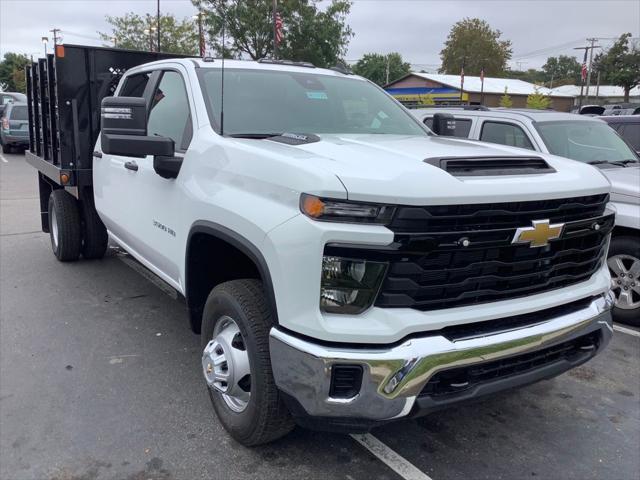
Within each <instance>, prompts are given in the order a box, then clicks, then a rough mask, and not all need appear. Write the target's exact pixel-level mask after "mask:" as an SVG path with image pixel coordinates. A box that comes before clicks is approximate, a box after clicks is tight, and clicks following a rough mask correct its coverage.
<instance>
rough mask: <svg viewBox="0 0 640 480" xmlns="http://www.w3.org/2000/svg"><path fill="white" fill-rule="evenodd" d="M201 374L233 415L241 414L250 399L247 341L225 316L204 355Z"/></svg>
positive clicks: (234, 323)
mask: <svg viewBox="0 0 640 480" xmlns="http://www.w3.org/2000/svg"><path fill="white" fill-rule="evenodd" d="M202 372H203V374H204V378H205V380H206V382H207V385H208V386H209V388H211V389H213V390H215V391H217V392H219V393H220V394H221V396H222V398H223V400H224V401H225V403H226V404H227V406H228V407H229V408H230V409H231V410H233V411H234V412H242V411H243V410H244V409H245V408H247V405H248V403H249V399H250V397H251V369H250V366H249V355H248V354H247V350H246V347H245V342H244V338H243V337H242V334H241V333H240V329H239V328H238V325H237V324H236V322H235V321H234V320H233V319H232V318H230V317H222V318H220V319H219V320H218V322H217V323H216V327H215V328H214V332H213V339H212V340H211V341H210V342H209V343H208V344H207V346H206V347H205V349H204V351H203V353H202Z"/></svg>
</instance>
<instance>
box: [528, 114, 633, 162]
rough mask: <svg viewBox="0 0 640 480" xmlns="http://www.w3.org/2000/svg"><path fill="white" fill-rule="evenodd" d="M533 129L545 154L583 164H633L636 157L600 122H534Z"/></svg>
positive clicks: (622, 141)
mask: <svg viewBox="0 0 640 480" xmlns="http://www.w3.org/2000/svg"><path fill="white" fill-rule="evenodd" d="M535 126H536V129H537V130H538V133H540V136H541V137H542V140H543V141H544V143H545V145H546V146H547V148H548V149H549V152H551V153H553V154H554V155H559V156H561V157H567V158H570V159H572V160H578V161H580V162H585V163H602V162H607V163H615V162H624V161H625V160H637V156H636V154H635V153H634V152H633V150H631V148H629V146H628V145H627V144H626V143H625V142H624V140H622V139H621V138H620V137H619V136H618V135H617V134H616V133H615V132H614V131H613V129H612V128H611V127H610V126H609V125H607V124H606V123H604V122H600V121H593V122H586V121H575V120H567V121H555V122H536V123H535Z"/></svg>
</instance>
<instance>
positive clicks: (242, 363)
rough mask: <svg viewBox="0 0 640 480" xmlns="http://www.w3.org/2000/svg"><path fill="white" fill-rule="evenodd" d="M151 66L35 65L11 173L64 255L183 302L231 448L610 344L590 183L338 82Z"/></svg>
mask: <svg viewBox="0 0 640 480" xmlns="http://www.w3.org/2000/svg"><path fill="white" fill-rule="evenodd" d="M163 57H164V56H162V55H160V54H152V53H145V52H127V51H123V50H114V49H102V48H94V47H80V46H71V45H65V46H59V47H58V48H57V49H56V52H55V55H50V56H49V57H47V58H46V59H41V60H40V61H39V62H38V63H37V64H35V65H33V66H31V67H30V68H28V71H27V81H28V84H29V88H28V90H29V109H30V119H31V121H30V129H31V133H32V135H31V145H30V152H28V153H27V161H28V162H29V163H30V164H31V165H33V166H34V167H36V169H37V170H38V181H39V188H40V204H41V213H40V215H41V221H42V229H43V231H45V232H49V234H50V237H51V245H52V249H53V253H54V254H55V256H56V257H57V258H58V259H59V260H60V261H63V262H70V261H74V260H77V259H78V258H80V257H83V258H85V259H96V258H100V257H102V256H103V255H104V254H105V250H106V249H107V243H108V239H111V241H113V242H115V243H116V244H118V245H120V246H121V247H122V248H123V249H124V250H126V251H127V252H129V253H130V254H131V255H132V256H133V257H135V258H136V259H137V260H138V261H139V262H140V263H141V264H142V265H144V266H145V267H147V268H148V269H149V270H150V271H151V272H153V273H154V274H155V275H157V276H158V277H160V278H161V279H162V280H163V281H164V282H166V283H167V284H169V285H170V286H171V287H172V288H174V289H175V290H176V291H177V292H178V293H179V294H180V295H182V296H183V297H184V299H185V300H186V305H187V307H188V317H189V321H190V326H191V328H192V329H193V331H194V332H195V333H198V334H200V337H201V344H202V355H201V366H200V365H199V366H198V368H201V369H202V376H203V384H204V385H206V387H207V388H208V391H209V394H210V397H211V402H212V404H213V408H214V410H215V412H216V414H217V416H218V418H219V420H220V422H221V423H222V425H223V426H224V427H225V428H226V429H227V430H228V432H229V433H230V435H231V436H232V437H233V438H235V439H236V440H238V441H239V442H240V443H242V444H244V445H256V444H261V443H265V442H269V441H273V440H275V439H277V438H279V437H281V436H283V435H285V434H287V433H288V432H289V431H290V430H291V429H292V428H293V427H294V425H295V424H296V423H297V424H299V425H302V426H306V427H310V428H320V429H331V430H338V431H343V432H358V431H366V430H369V429H371V428H373V427H375V426H377V425H382V424H384V423H386V422H390V421H393V420H396V419H401V418H406V417H415V416H419V415H424V414H427V413H429V412H433V411H436V410H438V409H441V408H445V407H448V406H450V405H454V404H457V403H458V402H463V401H467V400H474V399H476V398H480V397H483V396H485V395H490V394H493V393H495V392H498V391H502V390H504V389H507V388H512V387H517V386H522V385H526V384H529V383H532V382H535V381H538V380H541V379H546V378H550V377H554V376H556V375H558V374H560V373H562V372H565V371H566V370H568V369H570V368H572V367H575V366H577V365H580V364H582V363H584V362H586V361H587V360H589V359H591V358H593V357H594V356H595V355H596V354H597V353H598V352H600V351H601V350H602V349H603V348H604V347H605V345H606V344H607V342H608V341H609V339H610V337H611V334H612V324H611V315H610V309H611V307H612V305H613V301H614V299H613V297H612V295H611V293H610V289H609V287H610V281H611V278H610V275H609V272H608V269H607V266H606V263H605V259H606V254H607V248H608V244H609V236H610V232H611V230H612V228H613V225H614V214H613V213H612V212H610V211H608V210H607V208H606V205H607V202H608V200H609V183H608V182H607V180H606V179H605V178H604V176H602V175H601V174H600V173H599V172H598V171H597V170H595V169H593V168H591V167H590V166H588V165H582V164H578V163H575V162H571V161H569V160H565V159H561V158H558V157H555V156H552V155H547V154H537V153H533V152H531V153H527V152H524V151H523V150H520V149H515V148H509V147H504V146H498V145H495V146H491V145H488V144H479V143H477V142H472V141H466V140H465V141H454V140H451V139H448V138H442V137H438V136H435V135H433V134H432V133H431V132H430V131H429V130H428V129H427V128H426V127H425V126H424V125H422V124H421V123H420V122H419V121H418V120H416V119H415V118H413V117H412V116H411V115H410V113H409V112H408V111H407V110H405V109H404V107H402V106H401V105H400V104H399V103H398V102H396V101H395V100H393V99H392V98H391V97H390V96H388V95H387V94H386V93H385V92H384V91H383V90H381V89H380V88H378V87H377V86H375V85H374V84H372V83H371V82H369V81H367V80H365V79H363V78H360V77H357V76H354V75H352V74H350V72H348V71H347V70H345V69H342V68H336V69H320V68H315V67H314V66H313V65H311V64H308V63H301V62H289V61H282V60H263V61H258V62H254V61H226V64H224V66H223V64H222V62H221V61H219V60H213V59H209V58H205V59H196V58H163ZM152 60H155V61H152Z"/></svg>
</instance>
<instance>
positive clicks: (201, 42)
mask: <svg viewBox="0 0 640 480" xmlns="http://www.w3.org/2000/svg"><path fill="white" fill-rule="evenodd" d="M195 18H197V20H198V42H199V45H200V57H201V58H204V55H205V42H204V31H203V28H202V12H198V15H196V17H195Z"/></svg>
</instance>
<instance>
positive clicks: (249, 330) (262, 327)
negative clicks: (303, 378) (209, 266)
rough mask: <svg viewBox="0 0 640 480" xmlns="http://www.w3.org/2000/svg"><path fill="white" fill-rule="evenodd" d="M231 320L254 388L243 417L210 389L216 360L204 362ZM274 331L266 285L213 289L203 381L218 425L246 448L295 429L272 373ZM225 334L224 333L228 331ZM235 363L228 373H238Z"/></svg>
mask: <svg viewBox="0 0 640 480" xmlns="http://www.w3.org/2000/svg"><path fill="white" fill-rule="evenodd" d="M229 319H231V322H232V323H234V324H235V325H236V326H237V328H238V329H239V333H240V334H241V337H240V338H239V337H238V335H237V334H235V336H233V337H232V338H233V342H231V345H236V347H237V345H240V347H238V348H237V351H238V350H239V351H240V353H242V348H243V347H244V349H245V352H246V355H247V356H248V363H249V368H250V370H249V372H250V378H249V381H247V379H246V377H244V380H245V385H247V384H248V385H250V388H249V391H250V396H249V399H248V402H247V403H246V404H245V407H244V409H243V410H241V411H239V408H238V407H239V406H238V405H237V404H233V402H232V400H233V399H232V398H231V397H230V396H225V394H223V393H222V392H221V391H220V389H217V388H216V387H215V386H212V385H211V383H210V378H209V379H208V378H207V375H208V373H207V372H211V369H212V365H211V363H208V362H209V361H210V360H211V358H213V357H208V356H206V355H205V353H204V352H206V349H207V346H208V345H209V346H211V345H212V344H215V342H214V341H212V339H213V338H214V332H216V330H217V329H218V330H219V329H220V328H222V327H224V325H227V326H228V325H229ZM272 325H273V317H272V313H271V310H270V308H269V306H268V305H267V302H266V300H265V294H264V290H263V288H262V283H261V282H259V281H258V280H249V279H246V280H232V281H229V282H225V283H222V284H220V285H218V286H217V287H215V288H214V289H213V290H212V291H211V293H210V294H209V297H208V298H207V302H206V304H205V307H204V313H203V317H202V333H201V344H202V348H203V375H204V376H205V380H206V381H207V388H208V390H209V396H210V398H211V403H212V404H213V408H214V410H215V412H216V414H217V416H218V419H219V420H220V422H221V423H222V425H223V426H224V428H225V429H226V430H227V431H228V432H229V434H230V435H231V436H232V437H233V438H234V439H235V440H237V441H238V442H240V443H241V444H243V445H245V446H253V445H260V444H264V443H268V442H271V441H273V440H276V439H278V438H280V437H282V436H284V435H286V434H287V433H289V432H290V431H291V430H292V429H293V427H294V422H293V419H292V418H291V415H290V414H289V412H288V411H287V409H286V407H285V406H284V403H283V402H282V399H281V397H280V392H279V390H278V388H277V387H276V384H275V381H274V378H273V373H272V371H271V358H270V354H269V330H270V329H271V327H272ZM226 328H227V327H224V328H223V330H222V331H223V332H224V331H226V330H225V329H226ZM233 328H235V327H233ZM222 335H224V333H222V334H220V333H217V334H216V338H217V339H219V338H220V337H221V336H222ZM234 342H235V343H234ZM226 346H227V347H228V346H229V344H228V343H227V344H226ZM219 353H220V352H217V353H216V355H217V354H219ZM224 354H225V358H230V357H231V355H230V354H229V353H228V352H226V351H224ZM211 361H213V360H211ZM224 363H225V364H226V363H227V362H226V361H225V362H224ZM233 363H234V362H233V361H231V362H230V364H228V365H227V367H228V368H229V371H231V372H232V373H235V372H234V370H233V369H234V367H233V366H231V367H229V365H233ZM209 375H213V374H212V373H209ZM230 383H233V382H230ZM237 383H241V382H237ZM230 402H231V403H230Z"/></svg>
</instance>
